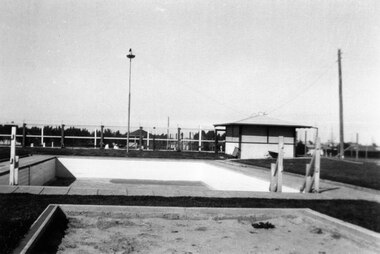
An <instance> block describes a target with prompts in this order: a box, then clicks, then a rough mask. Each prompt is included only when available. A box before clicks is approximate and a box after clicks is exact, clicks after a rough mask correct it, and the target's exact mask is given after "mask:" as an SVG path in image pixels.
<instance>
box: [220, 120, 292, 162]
mask: <svg viewBox="0 0 380 254" xmlns="http://www.w3.org/2000/svg"><path fill="white" fill-rule="evenodd" d="M279 136H283V137H284V152H285V154H284V156H285V157H287V158H292V157H294V137H295V129H294V128H292V127H282V126H269V127H268V126H226V154H232V153H233V151H234V149H235V147H238V148H240V149H241V159H248V158H264V157H265V156H266V155H268V151H273V152H278V137H279Z"/></svg>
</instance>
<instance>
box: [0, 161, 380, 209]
mask: <svg viewBox="0 0 380 254" xmlns="http://www.w3.org/2000/svg"><path fill="white" fill-rule="evenodd" d="M51 157H52V156H32V157H27V158H22V159H21V162H20V165H27V164H28V163H36V162H38V161H39V160H46V159H49V158H51ZM204 162H206V163H211V164H214V165H218V166H223V167H225V168H228V169H230V170H233V171H235V172H240V173H242V174H245V175H248V176H254V177H256V178H260V179H264V180H267V181H268V188H269V178H270V176H269V170H268V169H264V168H260V167H256V166H249V165H243V164H240V163H236V162H232V161H228V160H227V161H204ZM6 166H7V165H4V163H1V164H0V170H1V169H2V168H4V167H6ZM8 167H9V164H8ZM0 172H1V171H0ZM216 177H217V176H216ZM303 180H304V178H303V177H302V176H300V175H295V174H291V173H286V172H285V173H284V176H283V182H284V185H286V186H289V187H292V188H297V189H299V187H300V186H301V185H302V183H303ZM79 181H80V180H79ZM93 181H95V182H93V184H91V183H86V184H84V182H82V183H83V184H82V185H81V184H80V182H78V183H77V184H75V182H74V184H72V185H71V186H69V187H51V186H7V185H0V193H31V194H41V195H122V196H147V195H149V196H165V197H169V196H196V197H221V198H269V199H316V200H319V199H351V200H369V201H375V202H379V203H380V191H377V190H372V189H366V188H361V187H357V186H352V185H347V184H342V183H337V182H332V181H326V180H321V184H320V185H321V190H322V191H323V192H322V193H319V194H302V193H271V192H251V191H217V190H210V189H207V188H206V187H205V186H199V185H194V186H184V185H173V184H167V185H165V184H159V185H158V184H153V185H152V184H112V183H107V182H106V180H104V179H103V180H100V179H97V180H93ZM96 181H98V182H96ZM99 181H101V182H99Z"/></svg>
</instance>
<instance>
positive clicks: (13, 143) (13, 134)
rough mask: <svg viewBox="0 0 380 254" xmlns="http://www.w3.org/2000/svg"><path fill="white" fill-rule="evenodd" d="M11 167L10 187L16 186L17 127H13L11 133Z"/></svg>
mask: <svg viewBox="0 0 380 254" xmlns="http://www.w3.org/2000/svg"><path fill="white" fill-rule="evenodd" d="M10 155H11V156H10V165H9V185H14V184H15V166H16V126H12V132H11V154H10Z"/></svg>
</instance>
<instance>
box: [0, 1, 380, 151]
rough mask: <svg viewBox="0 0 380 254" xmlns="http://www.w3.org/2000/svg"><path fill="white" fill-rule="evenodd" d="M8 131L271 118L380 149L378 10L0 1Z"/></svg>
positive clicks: (281, 4) (362, 4) (347, 4)
mask: <svg viewBox="0 0 380 254" xmlns="http://www.w3.org/2000/svg"><path fill="white" fill-rule="evenodd" d="M0 2H1V4H0V34H1V36H0V95H1V100H0V108H1V114H0V123H6V122H10V121H14V122H16V123H18V122H19V123H21V122H26V123H46V124H57V123H66V124H81V125H100V124H104V125H120V126H126V125H127V121H128V79H129V59H127V58H126V54H128V51H129V49H130V48H132V49H133V53H134V54H135V55H136V58H134V59H133V60H132V73H131V75H132V76H131V98H132V99H131V125H132V126H140V125H141V126H150V127H152V126H161V127H164V126H166V124H167V118H168V117H170V125H171V126H179V127H183V128H185V127H187V128H190V127H195V128H196V127H198V126H199V125H201V126H205V127H206V126H207V127H212V125H213V124H215V123H222V122H228V121H233V120H240V119H243V118H247V117H249V116H252V115H255V114H258V113H259V112H265V113H267V114H268V116H270V117H273V118H278V119H282V120H287V121H290V122H295V123H298V124H306V125H313V126H316V127H318V128H319V134H320V136H321V138H322V141H327V140H328V139H331V138H332V139H334V140H335V142H338V140H339V132H338V130H339V107H338V105H339V104H338V103H339V100H338V84H339V83H338V65H337V50H338V49H341V50H342V72H343V103H344V129H345V141H347V142H350V141H355V139H356V133H359V141H360V143H363V144H370V143H373V142H377V144H379V143H380V119H379V112H378V110H379V109H380V100H379V99H380V97H379V96H380V86H379V84H380V72H379V70H380V3H379V1H376V0H374V1H361V0H355V1H349V0H344V1H343V0H335V1H334V0H326V1H306V0H304V1H296V0H292V1H287V0H281V1H280V0H279V1H275V0H272V1H270V0H269V1H248V0H247V1H244V0H239V1H224V0H223V1H209V0H201V1H125V0H123V1H97V0H82V1H78V0H73V1H68V0H59V1H58V0H38V1H33V0H29V1H25V0H12V1H8V0H0Z"/></svg>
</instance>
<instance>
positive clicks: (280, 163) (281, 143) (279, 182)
mask: <svg viewBox="0 0 380 254" xmlns="http://www.w3.org/2000/svg"><path fill="white" fill-rule="evenodd" d="M283 159H284V137H283V136H280V137H278V158H277V160H278V173H277V174H278V176H277V179H278V180H277V192H282V172H283V170H284V162H283Z"/></svg>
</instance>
